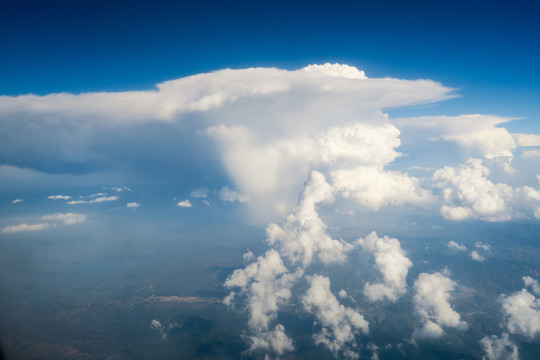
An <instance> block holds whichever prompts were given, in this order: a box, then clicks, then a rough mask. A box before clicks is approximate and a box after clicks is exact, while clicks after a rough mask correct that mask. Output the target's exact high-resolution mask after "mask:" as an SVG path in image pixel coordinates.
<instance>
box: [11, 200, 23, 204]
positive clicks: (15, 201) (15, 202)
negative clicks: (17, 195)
mask: <svg viewBox="0 0 540 360" xmlns="http://www.w3.org/2000/svg"><path fill="white" fill-rule="evenodd" d="M22 201H24V200H23V199H15V200H13V201H12V202H11V203H12V204H18V203H20V202H22Z"/></svg>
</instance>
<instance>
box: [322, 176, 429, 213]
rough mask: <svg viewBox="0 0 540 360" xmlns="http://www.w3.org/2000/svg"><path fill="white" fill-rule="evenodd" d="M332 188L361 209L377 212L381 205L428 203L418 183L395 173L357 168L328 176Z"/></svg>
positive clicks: (425, 193)
mask: <svg viewBox="0 0 540 360" xmlns="http://www.w3.org/2000/svg"><path fill="white" fill-rule="evenodd" d="M331 176H332V180H333V185H334V186H335V187H336V189H338V190H339V192H340V194H341V195H342V196H344V197H352V198H353V199H355V200H356V201H358V202H359V203H360V204H361V205H363V206H366V207H368V208H370V209H372V210H378V209H379V208H380V207H381V206H384V205H402V204H407V203H410V204H421V203H425V202H427V201H429V200H430V199H431V193H430V192H429V191H427V190H425V189H422V188H421V187H420V185H419V181H418V179H416V178H414V177H410V176H408V175H407V174H403V173H401V172H398V171H383V170H382V169H380V168H377V167H372V166H368V167H365V166H360V167H357V168H354V169H348V170H336V171H333V172H332V173H331Z"/></svg>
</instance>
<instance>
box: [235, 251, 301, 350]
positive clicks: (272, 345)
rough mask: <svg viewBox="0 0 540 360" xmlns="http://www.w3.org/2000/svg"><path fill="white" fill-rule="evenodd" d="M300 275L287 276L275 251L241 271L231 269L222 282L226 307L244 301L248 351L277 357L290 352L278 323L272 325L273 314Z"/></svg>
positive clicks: (259, 258) (287, 295) (283, 302)
mask: <svg viewBox="0 0 540 360" xmlns="http://www.w3.org/2000/svg"><path fill="white" fill-rule="evenodd" d="M302 275H303V271H301V270H298V271H297V272H296V273H293V274H291V273H289V271H288V269H287V268H286V267H285V265H284V264H283V261H282V260H281V257H280V255H279V253H278V252H277V251H276V250H273V249H271V250H268V251H267V252H266V254H265V256H264V257H263V256H259V257H258V258H257V261H255V262H253V263H251V264H250V265H248V266H246V267H245V268H244V269H237V270H235V271H234V272H233V273H232V274H231V275H230V276H229V277H228V278H227V281H226V282H225V286H226V287H228V288H229V289H237V288H238V289H239V291H240V292H239V293H238V294H237V293H236V292H234V291H232V292H231V293H230V294H229V296H227V298H226V302H225V303H226V304H228V305H232V304H234V301H235V299H236V298H238V297H239V296H241V297H245V298H246V300H247V308H248V312H249V320H248V326H249V328H250V334H249V335H248V338H249V340H250V343H251V344H250V351H255V350H267V351H270V352H274V353H276V354H277V355H282V354H283V353H284V352H286V351H290V350H292V349H293V344H292V340H291V339H289V338H288V337H287V335H286V334H285V329H284V327H283V325H281V324H274V323H275V322H276V319H277V311H278V309H279V307H280V306H282V305H283V304H285V303H286V302H287V301H288V300H289V298H290V297H291V287H292V286H293V285H294V283H295V282H296V280H297V279H298V278H299V277H300V276H302Z"/></svg>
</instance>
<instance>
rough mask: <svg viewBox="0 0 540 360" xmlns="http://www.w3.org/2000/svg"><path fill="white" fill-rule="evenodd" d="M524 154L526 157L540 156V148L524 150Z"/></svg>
mask: <svg viewBox="0 0 540 360" xmlns="http://www.w3.org/2000/svg"><path fill="white" fill-rule="evenodd" d="M523 156H524V157H530V158H534V157H540V150H527V151H524V152H523Z"/></svg>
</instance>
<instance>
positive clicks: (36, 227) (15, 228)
mask: <svg viewBox="0 0 540 360" xmlns="http://www.w3.org/2000/svg"><path fill="white" fill-rule="evenodd" d="M55 226H56V224H48V223H41V224H30V225H29V224H26V223H22V224H19V225H8V226H6V227H4V228H3V229H2V232H3V233H13V232H20V231H38V230H44V229H48V228H50V227H55Z"/></svg>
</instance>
